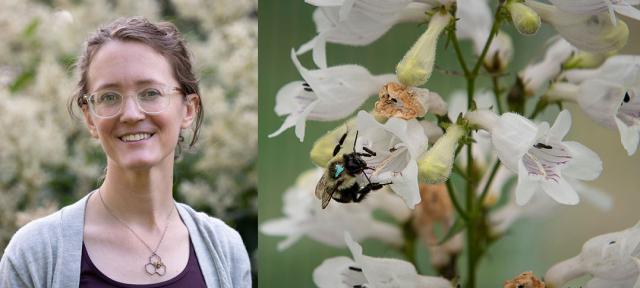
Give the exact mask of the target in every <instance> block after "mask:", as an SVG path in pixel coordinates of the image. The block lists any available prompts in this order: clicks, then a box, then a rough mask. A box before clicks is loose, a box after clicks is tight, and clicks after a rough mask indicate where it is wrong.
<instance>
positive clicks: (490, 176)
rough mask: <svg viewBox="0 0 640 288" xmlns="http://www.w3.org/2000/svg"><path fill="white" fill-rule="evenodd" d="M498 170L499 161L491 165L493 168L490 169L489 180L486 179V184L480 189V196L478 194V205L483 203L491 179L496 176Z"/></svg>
mask: <svg viewBox="0 0 640 288" xmlns="http://www.w3.org/2000/svg"><path fill="white" fill-rule="evenodd" d="M498 168H500V160H496V163H495V164H493V168H491V174H490V175H489V179H487V183H486V184H485V185H484V188H483V189H482V194H480V200H479V201H480V205H482V204H483V203H484V198H485V197H486V196H487V193H488V192H489V186H491V182H493V178H494V177H495V176H496V172H498Z"/></svg>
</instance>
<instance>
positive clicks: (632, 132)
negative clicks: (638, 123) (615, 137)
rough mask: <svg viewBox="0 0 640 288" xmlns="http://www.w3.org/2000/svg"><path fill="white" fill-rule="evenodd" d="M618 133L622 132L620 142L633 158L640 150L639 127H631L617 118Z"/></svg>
mask: <svg viewBox="0 0 640 288" xmlns="http://www.w3.org/2000/svg"><path fill="white" fill-rule="evenodd" d="M615 121H616V125H617V126H618V131H620V141H622V146H623V147H624V149H625V150H627V155H629V156H631V155H633V154H634V153H636V150H637V149H638V142H640V129H638V128H637V127H629V126H627V124H625V123H624V122H622V120H620V118H617V117H616V118H615Z"/></svg>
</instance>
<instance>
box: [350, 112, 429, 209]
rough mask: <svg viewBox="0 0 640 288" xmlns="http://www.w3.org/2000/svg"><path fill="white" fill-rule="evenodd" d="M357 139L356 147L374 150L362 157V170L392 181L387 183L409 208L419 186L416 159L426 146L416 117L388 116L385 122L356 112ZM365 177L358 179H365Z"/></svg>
mask: <svg viewBox="0 0 640 288" xmlns="http://www.w3.org/2000/svg"><path fill="white" fill-rule="evenodd" d="M356 122H357V126H358V133H359V134H358V140H357V142H356V150H357V151H360V149H362V147H366V148H368V149H369V150H371V151H373V152H375V153H376V155H375V156H373V157H365V158H364V160H365V162H366V163H367V166H368V167H371V168H373V170H365V173H366V174H367V175H368V176H369V179H370V180H371V181H372V182H378V183H391V184H390V185H389V187H390V188H391V190H393V191H394V192H395V193H397V194H398V195H400V196H401V197H402V198H403V199H404V201H405V203H406V204H407V206H408V207H409V208H412V209H413V207H414V206H415V205H416V204H417V203H419V202H420V191H419V189H418V164H417V162H416V159H417V158H418V157H419V156H420V155H421V154H422V153H423V152H424V150H425V149H426V148H427V143H428V142H427V141H428V139H427V137H426V135H425V134H424V128H423V127H422V125H420V123H419V122H418V121H417V120H415V119H412V120H403V119H399V118H390V119H389V120H387V122H386V123H385V124H381V123H379V122H378V121H376V120H375V118H374V117H373V116H371V115H370V114H369V113H367V112H365V111H360V112H358V116H357V120H356ZM365 181H367V180H366V179H361V183H365V184H366V182H365Z"/></svg>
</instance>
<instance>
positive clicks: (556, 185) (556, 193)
mask: <svg viewBox="0 0 640 288" xmlns="http://www.w3.org/2000/svg"><path fill="white" fill-rule="evenodd" d="M540 184H541V186H542V190H544V192H546V193H547V195H549V196H551V198H553V200H556V201H557V202H558V203H560V204H566V205H576V204H578V202H580V198H579V197H578V193H576V191H575V190H573V187H571V185H569V183H568V182H567V181H566V180H565V179H564V178H562V177H560V178H558V181H557V182H556V181H548V180H547V181H545V180H542V181H540Z"/></svg>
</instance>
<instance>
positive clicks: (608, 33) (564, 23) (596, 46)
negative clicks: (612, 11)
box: [525, 0, 629, 53]
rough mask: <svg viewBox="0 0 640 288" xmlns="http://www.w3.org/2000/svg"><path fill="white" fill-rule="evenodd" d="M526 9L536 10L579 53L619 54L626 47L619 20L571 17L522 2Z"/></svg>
mask: <svg viewBox="0 0 640 288" xmlns="http://www.w3.org/2000/svg"><path fill="white" fill-rule="evenodd" d="M525 5H527V6H529V7H531V8H532V9H533V10H535V11H536V12H537V13H538V15H540V18H542V21H544V22H547V23H549V24H551V25H552V26H553V27H554V28H555V29H556V30H557V31H558V33H560V35H562V37H564V38H565V39H566V40H567V41H569V43H571V44H572V45H574V46H576V47H577V48H578V49H580V50H584V51H588V52H593V53H605V52H611V51H617V50H620V49H621V48H622V47H624V46H625V45H626V44H627V39H628V38H629V28H628V27H627V24H625V23H624V22H623V21H622V20H620V19H618V20H617V22H616V24H615V25H614V24H612V23H611V21H609V14H608V13H606V12H601V13H598V14H595V15H584V14H572V13H568V12H565V11H562V10H560V9H558V8H557V7H555V6H553V5H548V4H544V3H541V2H538V1H533V0H525Z"/></svg>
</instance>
